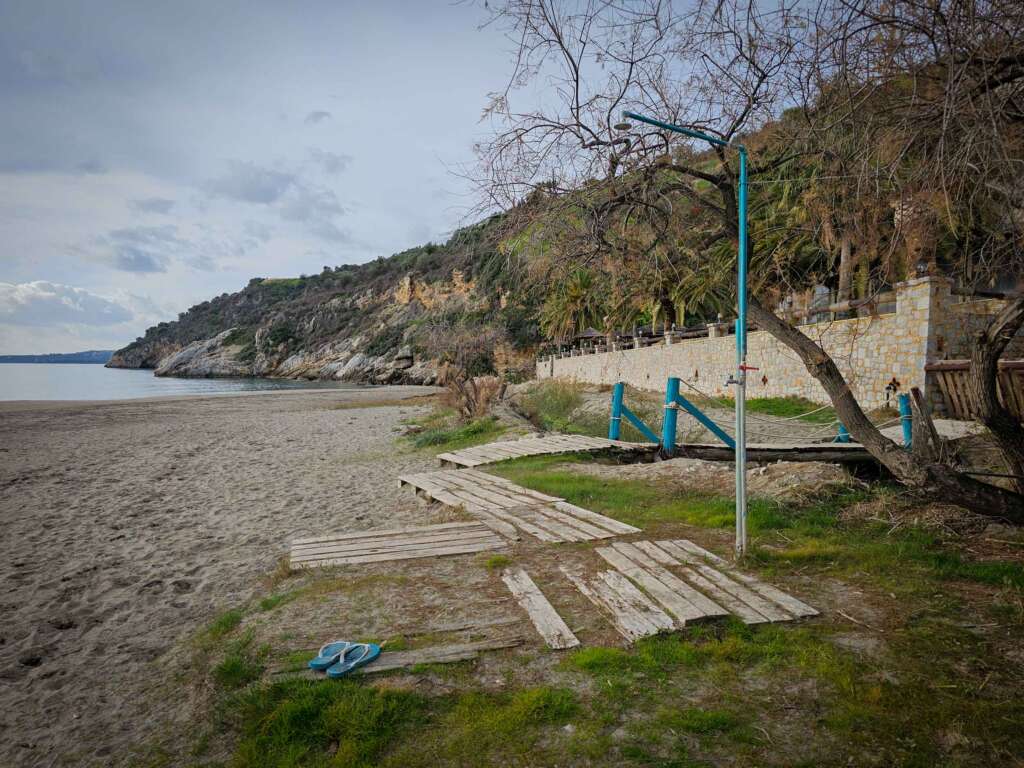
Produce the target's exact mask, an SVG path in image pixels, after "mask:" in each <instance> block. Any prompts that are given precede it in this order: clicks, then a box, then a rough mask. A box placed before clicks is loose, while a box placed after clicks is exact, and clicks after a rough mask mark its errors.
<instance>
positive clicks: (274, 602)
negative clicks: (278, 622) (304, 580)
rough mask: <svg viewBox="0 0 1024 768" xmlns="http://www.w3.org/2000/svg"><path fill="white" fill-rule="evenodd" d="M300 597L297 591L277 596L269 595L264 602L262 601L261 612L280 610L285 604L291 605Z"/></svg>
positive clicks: (260, 603) (260, 604)
mask: <svg viewBox="0 0 1024 768" xmlns="http://www.w3.org/2000/svg"><path fill="white" fill-rule="evenodd" d="M298 596H299V593H298V592H297V591H295V592H280V593H278V594H276V595H269V596H267V597H264V598H263V599H262V600H260V602H259V607H260V610H261V611H264V612H266V611H272V610H274V609H275V608H279V607H280V606H282V605H284V604H285V603H290V602H291V601H292V600H294V599H295V598H296V597H298Z"/></svg>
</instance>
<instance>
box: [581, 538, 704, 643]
mask: <svg viewBox="0 0 1024 768" xmlns="http://www.w3.org/2000/svg"><path fill="white" fill-rule="evenodd" d="M597 554H599V555H600V556H601V557H603V558H604V559H605V560H606V561H608V564H609V565H611V566H612V567H613V568H616V569H617V570H618V571H619V572H620V573H622V574H623V575H624V576H626V577H628V578H630V579H632V580H633V581H635V582H636V583H637V584H638V585H640V587H641V588H643V589H644V590H646V592H647V594H649V595H650V596H651V597H653V598H654V599H655V600H657V601H658V602H659V603H661V605H662V607H663V608H666V609H667V610H668V611H669V613H671V614H672V615H674V616H675V617H676V624H677V625H678V626H680V627H683V626H686V623H687V622H691V621H696V620H697V619H701V618H703V617H704V615H705V614H704V613H703V612H701V611H700V609H698V608H697V606H695V605H694V604H693V603H691V602H690V601H689V600H687V599H686V598H685V597H683V596H682V595H680V594H679V593H677V592H674V591H673V590H672V589H671V588H669V587H668V585H666V584H664V583H662V582H661V581H659V580H658V579H657V578H656V577H655V576H654V574H652V573H650V572H648V571H646V570H644V569H643V568H641V567H640V566H638V565H637V564H636V563H634V562H633V561H632V560H630V559H629V558H628V557H626V556H625V555H623V554H622V553H621V552H618V551H616V550H614V549H612V548H611V547H599V548H598V550H597Z"/></svg>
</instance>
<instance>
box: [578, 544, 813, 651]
mask: <svg viewBox="0 0 1024 768" xmlns="http://www.w3.org/2000/svg"><path fill="white" fill-rule="evenodd" d="M597 554H598V555H600V556H601V557H602V558H603V559H604V560H605V561H606V562H607V563H608V564H609V565H611V566H612V568H613V569H614V570H610V571H601V572H598V573H597V574H596V575H593V576H587V575H584V574H583V573H581V572H579V571H573V570H571V569H569V568H564V567H563V568H562V571H563V572H564V573H565V575H566V576H567V577H568V578H569V579H570V580H571V581H572V582H573V583H574V584H575V585H576V587H577V588H578V589H579V590H580V592H582V593H583V595H584V596H586V597H587V598H588V599H589V600H590V601H591V602H592V603H594V604H595V605H596V606H597V607H598V608H599V609H600V610H601V611H602V613H604V614H605V615H606V616H607V617H608V619H609V620H610V621H611V623H612V625H613V626H614V627H615V629H616V630H618V632H619V634H621V635H622V636H623V637H624V638H626V640H628V641H630V642H632V641H635V640H638V639H640V638H642V637H649V636H650V635H654V634H658V633H660V632H665V631H669V630H672V629H677V628H681V627H684V626H686V625H687V624H689V623H692V622H696V621H706V620H710V619H718V618H721V617H723V616H726V615H728V614H732V615H735V616H737V617H738V618H739V619H741V620H742V621H743V622H744V623H746V624H765V623H768V622H779V621H793V620H794V619H800V618H804V617H807V616H816V615H817V614H818V612H817V611H816V610H815V609H814V608H812V607H811V606H809V605H807V604H806V603H803V602H801V601H800V600H798V599H797V598H795V597H793V596H792V595H789V594H787V593H785V592H783V591H782V590H780V589H778V588H777V587H773V586H772V585H770V584H765V583H763V582H761V581H759V580H758V579H756V578H754V577H753V576H750V575H748V574H745V573H742V572H740V571H739V570H737V569H736V568H734V567H733V566H732V565H731V564H730V563H728V562H726V561H725V560H723V559H722V558H720V557H718V556H717V555H714V554H712V553H711V552H708V551H707V550H705V549H702V548H701V547H699V546H697V545H696V544H694V543H693V542H691V541H687V540H685V539H677V540H667V541H633V542H615V543H613V544H611V546H608V547H600V548H598V549H597ZM641 590H642V591H641Z"/></svg>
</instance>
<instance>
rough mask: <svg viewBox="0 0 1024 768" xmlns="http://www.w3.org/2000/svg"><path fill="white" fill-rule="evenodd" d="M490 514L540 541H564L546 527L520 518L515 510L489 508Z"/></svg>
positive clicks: (552, 542) (554, 542) (553, 542)
mask: <svg viewBox="0 0 1024 768" xmlns="http://www.w3.org/2000/svg"><path fill="white" fill-rule="evenodd" d="M491 514H493V515H494V516H495V517H497V518H498V519H499V520H502V521H503V522H505V523H507V524H509V525H514V526H515V527H516V528H519V529H521V530H522V531H524V532H525V533H528V534H530V535H531V536H533V537H534V538H536V539H540V540H541V541H546V542H548V543H551V544H557V543H560V542H562V541H564V539H563V538H561V537H560V536H558V535H556V534H554V533H552V532H550V531H548V530H547V529H546V528H540V527H538V526H536V525H534V524H533V523H531V522H530V521H529V520H524V519H522V518H521V517H520V516H519V515H517V514H516V511H515V510H507V509H501V510H491Z"/></svg>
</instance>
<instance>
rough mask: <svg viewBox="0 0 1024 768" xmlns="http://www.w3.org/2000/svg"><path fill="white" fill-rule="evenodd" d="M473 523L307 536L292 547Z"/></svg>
mask: <svg viewBox="0 0 1024 768" xmlns="http://www.w3.org/2000/svg"><path fill="white" fill-rule="evenodd" d="M475 525H476V523H473V522H459V523H437V524H436V525H422V526H417V527H409V528H380V529H370V530H366V531H352V532H349V533H328V534H324V535H322V536H309V537H305V538H300V539H292V542H291V543H292V545H293V546H294V545H295V544H309V543H314V544H315V543H319V542H321V541H344V540H346V539H360V538H368V537H371V536H394V535H395V534H404V533H413V532H424V533H425V532H428V531H442V530H450V529H455V528H471V527H473V526H475Z"/></svg>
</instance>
